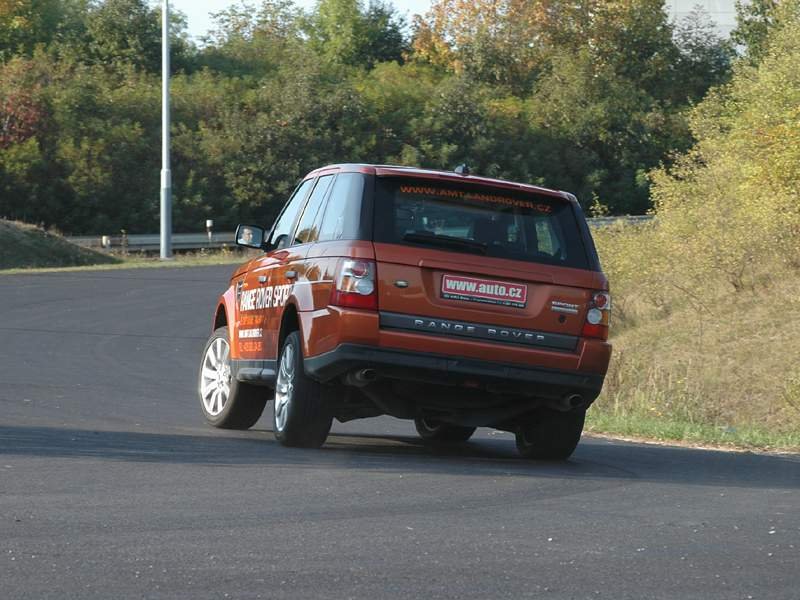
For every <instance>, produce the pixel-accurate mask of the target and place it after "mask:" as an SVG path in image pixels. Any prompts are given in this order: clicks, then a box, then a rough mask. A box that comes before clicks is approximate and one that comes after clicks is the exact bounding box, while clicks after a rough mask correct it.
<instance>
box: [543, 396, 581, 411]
mask: <svg viewBox="0 0 800 600" xmlns="http://www.w3.org/2000/svg"><path fill="white" fill-rule="evenodd" d="M585 405H586V400H584V398H583V396H581V395H580V394H567V395H566V396H562V397H561V398H559V399H557V400H551V401H550V402H548V403H547V406H548V407H549V408H552V409H553V410H558V411H561V412H567V411H570V410H575V409H576V408H581V407H583V406H585Z"/></svg>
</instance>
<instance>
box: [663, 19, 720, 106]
mask: <svg viewBox="0 0 800 600" xmlns="http://www.w3.org/2000/svg"><path fill="white" fill-rule="evenodd" d="M675 43H676V45H677V46H678V50H679V52H680V59H679V61H678V63H677V71H678V75H677V77H678V79H679V81H680V89H681V91H682V93H683V94H685V97H686V98H688V99H690V100H691V101H699V100H701V99H702V98H703V96H705V95H706V92H707V91H708V90H709V89H710V88H712V87H714V86H717V85H720V84H722V83H725V82H726V81H727V80H728V78H729V77H730V74H731V62H732V60H733V56H734V52H733V49H732V48H731V46H730V44H729V43H727V42H726V41H724V40H723V39H722V38H720V37H719V36H718V35H717V33H716V26H715V24H714V22H713V21H712V20H711V18H710V17H709V15H708V13H706V12H705V11H704V10H703V9H702V7H695V8H694V9H693V10H692V11H691V12H690V13H689V14H688V15H687V16H686V17H684V18H683V19H682V20H681V21H680V22H679V23H678V24H677V26H676V27H675Z"/></svg>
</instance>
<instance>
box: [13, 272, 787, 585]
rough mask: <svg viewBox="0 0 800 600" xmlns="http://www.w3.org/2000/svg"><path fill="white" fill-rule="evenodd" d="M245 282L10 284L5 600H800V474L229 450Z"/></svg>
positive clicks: (380, 436) (728, 457)
mask: <svg viewBox="0 0 800 600" xmlns="http://www.w3.org/2000/svg"><path fill="white" fill-rule="evenodd" d="M231 270H232V269H231V267H203V268H187V269H155V270H130V271H107V272H80V273H59V274H47V275H15V276H4V277H0V307H2V315H3V318H2V322H1V323H0V340H2V344H0V597H2V598H4V599H9V600H12V599H14V600H15V599H37V600H39V599H44V598H58V599H60V600H66V599H71V598H81V599H83V598H98V599H108V598H165V599H167V598H169V599H173V598H188V599H205V598H301V599H304V600H305V599H312V598H337V599H338V598H364V599H381V598H402V599H404V600H407V599H410V598H424V599H434V598H457V599H464V598H481V599H486V598H554V599H555V598H558V599H561V598H576V599H582V598H587V599H588V598H591V599H595V598H608V599H613V600H622V599H627V598H630V599H636V600H641V599H650V598H664V599H671V600H672V599H676V598H681V599H689V598H697V599H703V600H711V599H725V600H729V599H736V598H741V599H747V598H764V599H769V600H777V599H787V600H798V599H800V568H799V567H800V493H798V492H800V458H798V457H796V456H794V457H792V456H768V455H751V454H736V453H724V452H709V451H700V450H693V449H685V448H672V447H659V446H645V445H640V444H630V443H621V442H611V441H608V440H602V439H591V438H587V439H585V440H584V441H583V442H582V443H581V445H580V446H579V448H578V450H577V452H576V453H575V455H574V457H573V459H572V460H571V461H569V462H567V463H565V464H548V463H539V462H526V461H523V460H520V459H518V458H517V457H516V451H515V447H514V441H513V437H512V436H511V435H508V434H501V433H493V432H491V431H490V430H479V432H478V434H477V435H476V436H475V438H474V439H473V441H471V442H470V443H468V444H466V445H463V446H454V447H445V448H438V449H430V448H427V447H425V446H423V445H422V444H421V443H420V441H419V440H418V439H417V437H416V435H415V434H414V431H413V426H411V425H410V424H408V423H406V422H403V421H397V420H393V419H389V418H380V419H372V420H365V421H356V422H353V423H349V424H346V425H340V424H336V425H334V430H333V434H332V435H331V437H330V438H329V441H328V443H327V444H326V445H325V447H324V448H323V449H321V450H298V449H287V448H283V447H281V446H279V445H278V444H277V443H276V442H275V440H274V438H273V435H272V433H271V432H270V425H269V423H270V419H269V418H268V417H269V414H270V413H269V411H270V410H271V406H272V405H271V404H269V405H268V406H267V411H266V412H265V417H262V419H261V421H260V422H259V423H258V424H257V425H256V427H255V428H254V429H252V430H250V431H247V432H230V431H221V430H214V429H211V428H209V427H207V426H206V425H205V424H204V422H203V419H202V417H201V413H200V409H199V405H198V400H197V399H196V398H195V392H194V386H195V377H196V369H197V364H198V360H199V355H200V352H201V350H202V347H203V344H204V341H205V337H206V336H207V335H208V329H209V327H210V320H211V316H212V312H213V306H214V302H215V299H216V296H217V295H218V294H219V292H220V291H221V290H222V289H223V288H224V286H225V285H226V282H227V277H228V275H229V273H230V272H231Z"/></svg>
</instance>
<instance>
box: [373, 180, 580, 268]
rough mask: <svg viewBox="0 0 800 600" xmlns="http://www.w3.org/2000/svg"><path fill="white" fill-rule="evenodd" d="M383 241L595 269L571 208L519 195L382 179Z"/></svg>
mask: <svg viewBox="0 0 800 600" xmlns="http://www.w3.org/2000/svg"><path fill="white" fill-rule="evenodd" d="M374 231H375V241H378V242H388V243H393V244H404V245H410V246H425V247H430V248H437V249H439V250H446V251H451V252H462V253H467V254H477V255H483V256H491V257H495V258H506V259H511V260H522V261H527V262H533V263H544V264H549V265H558V266H562V267H573V268H578V269H589V268H590V263H589V259H588V257H587V253H586V248H585V247H584V244H583V240H582V237H581V230H580V229H579V227H578V223H577V222H576V217H575V213H574V211H573V210H572V206H571V205H570V203H569V202H566V201H559V200H555V199H550V198H548V197H547V196H539V195H535V194H529V193H518V192H515V191H513V190H503V189H487V188H477V187H458V186H453V185H450V184H439V183H438V182H431V181H417V180H412V179H400V180H398V179H388V178H387V179H384V178H378V180H377V189H376V198H375V230H374Z"/></svg>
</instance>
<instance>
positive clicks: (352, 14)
mask: <svg viewBox="0 0 800 600" xmlns="http://www.w3.org/2000/svg"><path fill="white" fill-rule="evenodd" d="M305 29H306V33H307V35H308V37H309V41H310V43H311V46H312V48H314V50H315V51H316V52H317V53H318V54H320V55H322V56H324V57H326V58H328V59H329V60H331V61H333V62H337V63H340V64H344V65H350V66H363V67H367V68H371V67H372V66H373V65H374V64H375V63H378V62H383V61H391V60H396V61H398V62H400V61H402V60H403V54H404V52H405V51H406V49H407V45H406V41H405V38H404V36H403V33H402V24H401V22H400V20H399V18H398V17H397V15H396V14H395V12H394V9H393V8H392V6H391V5H390V4H388V3H385V2H382V1H380V0H378V1H372V2H371V3H370V5H369V7H368V8H367V9H366V10H364V7H363V4H362V3H361V0H319V2H318V3H317V5H316V7H315V8H314V10H313V11H312V12H311V13H310V14H309V15H308V16H307V18H306V23H305Z"/></svg>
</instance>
